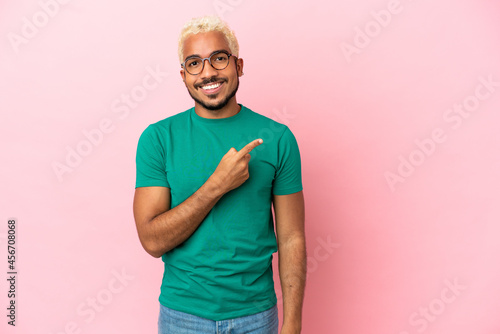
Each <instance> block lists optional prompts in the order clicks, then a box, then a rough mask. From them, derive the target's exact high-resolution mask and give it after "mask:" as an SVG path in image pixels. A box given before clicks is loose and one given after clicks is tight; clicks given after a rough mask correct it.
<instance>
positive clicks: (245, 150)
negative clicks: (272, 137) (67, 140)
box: [238, 138, 263, 156]
mask: <svg viewBox="0 0 500 334" xmlns="http://www.w3.org/2000/svg"><path fill="white" fill-rule="evenodd" d="M262 142H263V140H262V139H260V138H259V139H255V140H253V141H251V142H250V143H248V144H246V145H245V147H243V148H242V149H241V150H240V151H239V152H238V153H239V155H240V156H244V155H245V154H247V153H250V152H251V151H252V150H253V149H254V148H256V147H257V146H259V145H260V144H262Z"/></svg>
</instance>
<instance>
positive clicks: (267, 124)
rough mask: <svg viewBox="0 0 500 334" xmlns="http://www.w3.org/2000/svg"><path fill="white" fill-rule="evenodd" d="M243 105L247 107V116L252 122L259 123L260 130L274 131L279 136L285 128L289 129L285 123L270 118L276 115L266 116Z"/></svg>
mask: <svg viewBox="0 0 500 334" xmlns="http://www.w3.org/2000/svg"><path fill="white" fill-rule="evenodd" d="M243 107H244V108H246V109H247V111H248V117H249V118H251V119H252V121H253V122H254V123H256V124H258V125H259V127H260V128H261V131H271V132H273V133H276V134H277V135H278V137H281V136H282V135H283V134H284V133H285V132H286V131H287V130H288V131H290V129H289V128H288V126H287V125H285V124H283V123H281V122H279V121H277V120H275V119H273V118H271V117H276V115H274V116H271V117H268V116H266V115H264V114H261V113H259V112H258V111H254V110H252V109H250V108H248V107H246V106H243Z"/></svg>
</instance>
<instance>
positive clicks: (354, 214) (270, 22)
mask: <svg viewBox="0 0 500 334" xmlns="http://www.w3.org/2000/svg"><path fill="white" fill-rule="evenodd" d="M60 2H61V4H60V5H59V6H58V7H56V6H55V5H54V4H56V3H59V2H55V0H41V1H40V2H39V1H34V0H30V1H27V0H24V1H13V0H10V1H9V0H3V1H2V2H0V36H1V39H0V49H1V52H0V109H1V112H2V114H1V115H2V121H1V122H0V134H1V136H2V140H1V144H0V145H1V146H0V147H1V156H2V162H1V165H0V168H1V178H2V179H1V194H0V199H1V202H0V206H1V207H0V209H1V210H0V212H1V220H2V221H1V222H0V259H1V260H0V261H1V263H2V264H1V267H2V268H4V269H3V270H2V274H1V276H2V277H4V275H5V277H6V276H7V275H6V272H7V269H6V265H7V259H6V258H7V253H6V243H7V240H6V235H7V219H8V218H10V217H14V218H16V219H17V220H18V231H17V237H18V243H17V245H16V246H17V254H18V261H17V263H16V265H17V269H18V272H19V275H18V282H17V292H18V298H17V326H16V327H15V328H11V326H7V324H6V322H7V318H6V317H5V314H6V313H7V312H6V307H7V303H8V299H7V296H6V295H7V290H8V287H7V282H6V279H5V278H2V279H1V280H0V281H1V286H0V289H1V290H0V296H1V297H0V304H1V305H0V309H2V310H3V311H2V312H1V317H0V318H1V319H2V321H1V324H0V331H1V332H2V333H29V334H32V333H41V334H50V333H51V334H56V333H58V334H60V333H97V334H100V333H155V332H156V321H157V316H158V309H159V306H158V301H157V298H158V294H159V286H160V282H161V277H162V262H161V260H160V259H155V258H152V257H151V256H149V255H147V253H146V252H145V251H144V250H143V249H142V248H141V245H140V243H139V240H138V237H137V233H136V229H135V224H134V221H133V217H132V198H133V192H134V182H135V150H136V145H137V140H138V137H139V135H140V133H141V132H142V131H143V130H144V129H145V128H146V126H147V125H149V124H150V123H153V122H156V121H158V120H160V119H163V118H166V117H168V116H170V115H174V114H176V113H179V112H181V111H184V110H185V109H187V108H190V107H191V106H192V105H193V102H192V100H191V98H190V97H189V95H188V94H187V92H186V89H185V87H184V86H183V83H182V81H181V79H180V77H179V74H178V71H179V64H178V59H177V37H178V33H179V31H180V29H181V27H182V25H183V24H184V22H185V21H187V20H188V19H190V18H191V17H193V16H200V15H203V14H215V13H219V14H221V15H222V16H223V18H224V19H225V20H226V21H227V22H228V23H229V24H230V25H231V27H232V28H233V29H234V30H235V32H236V34H237V37H238V39H239V42H240V46H241V51H240V57H242V58H243V59H244V61H245V71H244V72H245V76H244V77H242V79H241V85H240V90H239V92H238V102H240V103H243V104H245V105H246V106H248V107H250V108H251V109H253V110H254V111H256V112H259V113H261V114H263V115H266V116H268V117H271V118H273V119H275V120H277V121H279V122H281V123H284V124H287V125H288V126H289V127H290V129H291V130H292V131H293V133H294V134H295V136H296V138H297V140H298V143H299V147H300V149H301V155H302V166H303V184H304V194H305V198H306V225H307V227H306V233H307V243H308V244H307V247H308V268H309V275H308V281H307V288H306V299H305V304H304V311H303V333H307V334H308V333H340V334H359V333H374V334H413V333H422V332H425V333H429V334H430V333H443V334H444V333H454V334H466V333H467V334H470V333H474V334H492V333H500V318H499V313H498V312H499V311H498V310H499V308H500V302H499V300H500V284H499V282H500V267H499V266H498V261H499V260H498V259H499V255H500V243H499V242H498V235H499V233H500V226H499V222H500V210H499V206H498V203H499V200H500V195H499V191H498V190H499V186H500V174H499V169H500V154H498V153H499V149H500V135H499V133H500V131H498V128H499V127H498V124H499V122H500V114H499V107H500V84H499V82H500V63H499V61H498V60H499V59H500V44H499V41H500V39H499V31H500V23H499V21H498V15H499V10H500V6H499V5H498V3H496V2H495V1H486V0H483V1H478V0H467V1H451V0H444V1H430V0H418V1H410V0H401V1H391V0H384V1H381V0H377V1H375V0H373V1H368V0H367V1H356V2H353V1H348V0H341V1H326V0H323V1H313V2H306V1H277V0H275V1H261V0H259V1H245V0H215V1H190V2H182V1H175V2H171V1H152V0H146V1H124V0H120V1H118V0H113V1H79V0H73V1H67V0H65V1H63V0H60ZM42 4H51V5H50V6H49V5H47V6H43V5H42ZM42 7H46V9H45V10H46V11H48V12H49V13H50V14H51V15H50V16H49V15H48V14H44V12H43V9H42ZM388 14H389V15H388ZM34 22H35V23H36V24H37V25H38V27H37V26H36V25H34V26H32V27H31V29H30V28H29V26H30V25H33V24H34ZM343 50H344V51H343ZM346 50H348V51H346ZM155 70H156V71H160V72H162V73H163V74H160V75H159V76H158V78H157V81H153V80H150V81H148V83H150V84H154V86H155V87H154V88H151V85H149V86H148V87H150V88H151V89H149V90H146V89H145V88H144V87H143V86H142V85H143V79H144V78H145V77H148V75H149V74H148V73H149V72H148V71H155ZM165 73H168V74H167V75H166V74H165ZM149 79H151V78H149ZM149 79H148V80H149ZM487 80H490V81H493V84H490V85H489V86H487V85H484V83H482V82H484V81H487ZM125 95H133V96H135V102H134V103H131V104H130V106H127V105H126V104H125V103H124V102H123V100H122V99H123V98H124V97H123V96H125ZM464 104H465V106H464V107H463V108H464V109H463V110H465V111H464V112H463V113H462V115H463V116H461V114H460V113H458V112H456V111H454V110H453V108H454V105H455V106H456V108H458V107H460V105H464ZM455 110H457V109H455ZM467 110H470V112H469V111H467ZM103 124H104V125H103ZM100 126H101V128H102V129H101V130H99V132H97V130H95V129H98V128H99V127H100ZM103 130H104V131H106V132H102V131H103ZM84 132H87V133H90V134H93V136H94V137H92V138H93V142H94V143H93V144H91V143H90V142H89V141H88V140H87V137H86V136H85V134H84ZM99 133H101V134H99ZM417 143H419V144H417ZM77 149H78V150H79V151H80V152H83V153H82V156H80V160H78V159H77V158H75V157H73V160H70V163H71V164H72V165H73V167H66V168H67V170H66V172H65V173H64V174H63V175H59V176H60V177H58V175H57V173H56V172H55V171H54V169H53V165H54V164H59V166H62V165H63V164H66V163H67V162H66V159H67V156H68V154H70V153H68V152H71V151H72V150H77ZM73 154H74V153H73ZM70 155H71V154H70ZM69 170H71V172H70V171H69ZM388 177H389V180H391V179H392V180H393V181H392V182H390V181H388ZM495 204H497V205H495ZM275 260H276V258H275ZM274 264H275V265H276V264H277V263H276V261H275V263H274ZM275 270H276V271H275V281H276V287H277V290H278V291H280V290H279V279H278V272H277V267H276V266H275ZM120 272H121V273H122V274H118V273H120ZM116 275H119V276H120V275H121V280H117V279H116ZM278 296H281V292H278ZM93 300H95V301H96V302H95V303H96V304H95V305H94V307H95V308H92V306H91V305H93V304H92V303H93V302H92V301H93ZM281 305H282V301H281V299H280V301H279V307H280V321H281V319H282V318H281V317H282V314H281Z"/></svg>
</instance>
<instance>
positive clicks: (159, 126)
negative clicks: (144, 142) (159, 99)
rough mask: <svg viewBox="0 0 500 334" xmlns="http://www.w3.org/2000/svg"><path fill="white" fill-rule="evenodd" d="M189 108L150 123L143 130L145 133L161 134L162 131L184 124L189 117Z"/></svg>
mask: <svg viewBox="0 0 500 334" xmlns="http://www.w3.org/2000/svg"><path fill="white" fill-rule="evenodd" d="M189 110H190V109H188V110H185V111H183V112H180V113H177V114H175V115H172V116H169V117H167V118H164V119H162V120H159V121H157V122H155V123H151V124H149V125H148V126H147V127H146V129H145V130H144V131H143V134H147V135H160V134H162V133H165V132H169V131H170V130H171V129H172V128H175V127H176V126H182V125H184V124H185V121H186V120H187V118H188V117H189Z"/></svg>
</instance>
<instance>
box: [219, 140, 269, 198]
mask: <svg viewBox="0 0 500 334" xmlns="http://www.w3.org/2000/svg"><path fill="white" fill-rule="evenodd" d="M260 144H262V139H255V140H253V141H251V142H250V143H248V144H247V145H245V147H243V148H242V149H241V150H240V151H237V150H236V149H235V148H234V147H231V149H229V151H228V152H227V153H226V154H225V155H224V156H223V157H222V159H221V161H220V162H219V165H218V166H217V168H216V169H215V171H214V173H213V174H212V175H211V176H210V179H211V180H212V181H213V182H215V184H217V186H218V187H219V188H220V190H221V191H222V192H223V193H224V194H225V193H227V192H229V191H231V190H233V189H235V188H238V187H239V186H240V185H242V184H243V183H244V182H245V181H246V180H247V179H248V178H249V177H250V174H249V173H248V162H249V161H250V158H251V156H250V154H249V153H250V152H251V151H252V150H253V149H254V148H256V147H257V146H259V145H260Z"/></svg>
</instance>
